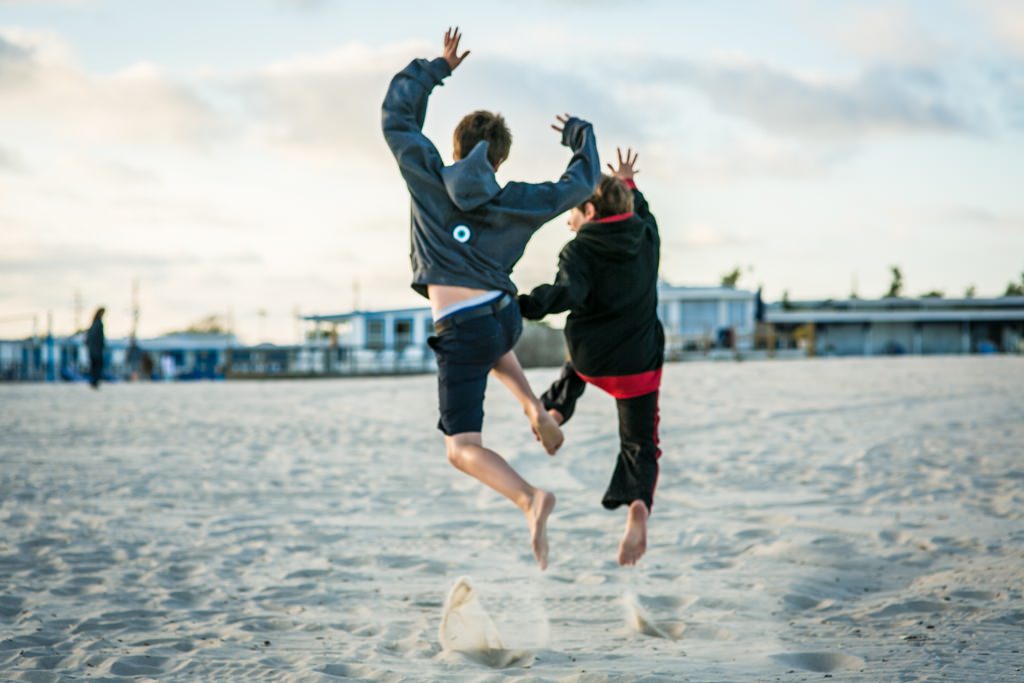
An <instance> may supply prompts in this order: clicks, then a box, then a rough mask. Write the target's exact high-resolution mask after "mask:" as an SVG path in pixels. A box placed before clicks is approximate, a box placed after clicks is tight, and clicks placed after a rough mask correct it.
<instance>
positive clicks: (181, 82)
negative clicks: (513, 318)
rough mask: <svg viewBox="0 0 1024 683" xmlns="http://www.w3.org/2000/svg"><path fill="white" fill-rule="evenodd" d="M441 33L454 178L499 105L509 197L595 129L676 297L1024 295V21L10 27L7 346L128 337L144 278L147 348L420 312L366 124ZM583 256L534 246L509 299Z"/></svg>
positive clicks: (320, 4)
mask: <svg viewBox="0 0 1024 683" xmlns="http://www.w3.org/2000/svg"><path fill="white" fill-rule="evenodd" d="M455 24H458V25H459V26H460V27H461V29H462V31H463V32H464V38H463V48H464V49H469V50H470V51H471V54H470V56H469V57H468V58H467V59H466V61H465V62H463V64H462V65H461V66H460V67H459V68H458V69H457V70H456V71H455V73H454V74H453V75H452V77H451V78H449V79H448V80H447V81H446V82H445V83H444V85H443V87H439V88H437V89H435V91H434V94H433V95H432V97H431V101H430V106H429V109H428V113H427V122H426V126H425V129H424V130H425V132H426V134H427V135H428V136H429V137H430V138H431V139H432V140H434V141H435V143H436V145H437V147H438V149H439V151H440V152H441V154H442V156H443V157H444V158H445V160H446V163H450V161H451V144H450V140H451V131H452V129H453V128H454V126H455V124H456V123H457V122H458V120H459V119H460V118H461V116H462V115H463V114H465V113H467V112H469V111H472V110H475V109H489V110H492V111H498V112H500V113H502V114H503V115H504V116H505V117H506V119H507V121H508V124H509V126H510V128H511V130H512V134H513V145H512V151H511V156H510V158H509V159H508V161H507V162H506V163H505V164H504V165H503V166H502V167H501V169H500V171H499V173H498V180H499V182H501V183H504V182H508V181H510V180H526V181H543V180H551V179H555V178H557V177H558V176H559V175H560V174H561V172H562V171H563V169H564V167H565V165H566V164H567V163H568V161H569V157H570V152H569V151H568V150H567V148H565V147H562V146H561V145H559V139H558V136H557V134H556V133H554V132H553V131H552V130H551V129H550V128H549V124H550V123H552V122H553V121H554V116H555V115H556V114H559V113H562V112H571V113H572V114H574V115H577V116H579V117H581V118H584V119H586V120H589V121H591V122H592V123H593V124H594V128H595V132H596V136H597V140H598V149H599V152H600V154H601V156H602V162H603V163H604V162H608V161H614V160H615V153H616V147H617V146H621V147H632V148H633V149H635V150H638V151H639V154H640V159H639V164H638V167H639V168H640V174H639V175H638V177H637V181H638V184H639V186H640V187H641V189H642V190H644V193H645V195H646V197H647V199H648V201H649V202H650V205H651V209H652V211H653V212H654V214H655V215H656V217H657V219H658V223H659V226H660V230H661V234H662V264H661V276H662V277H663V278H664V279H665V280H666V281H668V282H670V283H672V284H677V285H692V286H709V285H716V284H718V282H719V281H720V279H721V277H722V275H723V274H725V273H727V272H729V271H732V270H733V269H734V268H736V267H739V268H740V269H741V273H742V274H741V277H740V280H739V286H740V287H741V288H749V289H755V288H757V287H762V288H763V293H764V297H765V298H766V300H768V301H773V300H778V299H781V298H782V296H783V295H784V293H788V296H789V298H790V299H791V300H799V299H815V298H840V297H846V296H849V295H850V294H851V292H854V293H856V294H858V295H859V296H861V297H864V298H870V297H877V296H881V295H882V294H884V293H885V292H886V291H887V289H888V286H889V282H890V266H893V265H897V266H899V267H900V268H901V269H902V272H903V279H904V286H905V292H906V293H907V294H908V295H920V294H923V293H926V292H930V291H933V290H938V291H941V292H944V293H945V294H946V296H952V297H956V296H962V295H963V294H964V292H965V290H966V289H967V288H968V287H969V286H973V287H974V288H975V290H976V292H977V295H978V296H985V295H993V296H997V295H999V294H1002V293H1003V291H1004V290H1005V288H1006V284H1007V282H1009V281H1011V280H1014V281H1019V279H1020V277H1021V273H1022V271H1024V191H1022V190H1021V187H1022V186H1024V3H1020V2H1011V1H1009V0H1007V1H1005V2H1003V1H999V0H955V1H954V0H921V1H910V0H907V1H901V0H892V1H889V2H871V1H865V2H830V3H820V2H814V1H813V0H775V1H765V2H754V1H753V0H751V1H747V2H738V1H733V0H721V1H716V2H713V3H712V2H705V1H698V0H692V1H686V0H676V1H657V0H634V2H631V3H623V2H619V1H616V2H611V1H604V0H592V1H590V2H586V1H584V0H549V1H542V0H518V2H515V3H509V2H499V1H497V0H493V1H490V0H478V1H477V2H474V3H466V2H459V3H456V2H446V1H445V0H434V1H433V2H430V3H422V2H399V1H395V2H378V3H366V2H349V1H348V0H218V1H217V2H210V1H209V0H176V1H175V2H173V3H169V2H159V1H157V0H63V1H59V0H0V338H16V337H22V336H25V335H27V334H29V333H31V331H32V326H33V321H35V324H36V325H37V327H38V328H40V331H43V329H44V328H45V326H46V320H47V315H48V314H49V315H50V318H51V319H52V324H53V330H54V332H55V333H57V334H66V333H70V332H72V331H73V330H74V329H76V324H77V325H79V326H83V325H87V323H88V320H89V319H90V318H91V314H92V311H93V310H94V308H95V307H96V306H99V305H105V306H106V307H107V316H106V318H105V321H106V327H107V334H108V336H114V337H116V336H123V335H126V334H127V333H128V331H129V330H130V328H131V324H132V322H131V308H132V287H133V283H134V282H137V283H138V300H139V304H140V316H139V322H138V333H139V335H140V336H142V337H151V336H156V335H159V334H162V333H165V332H169V331H173V330H180V329H183V328H185V327H188V326H189V325H191V324H193V323H195V322H196V321H198V320H200V319H202V318H205V317H207V316H210V315H216V316H221V317H222V318H223V319H224V320H225V321H228V322H229V323H230V324H231V325H232V326H233V329H234V330H235V331H236V332H237V333H238V334H239V336H240V337H241V338H242V339H243V340H245V341H248V342H257V341H273V342H278V343H294V342H296V341H297V340H298V335H299V334H300V328H299V326H298V325H297V324H296V322H295V316H296V314H297V313H298V314H302V315H306V314H314V313H319V314H325V313H340V312H345V311H349V310H352V309H353V308H362V309H367V308H400V307H409V306H420V305H423V304H424V303H425V301H424V300H423V299H420V298H419V297H418V296H417V295H416V294H415V293H414V292H413V291H412V290H411V289H410V287H409V281H410V279H411V273H410V267H409V215H408V207H409V199H408V193H407V191H406V189H405V186H404V184H403V182H402V179H401V177H400V175H399V173H398V170H397V167H396V165H395V162H394V160H393V158H392V157H391V155H390V153H389V152H388V149H387V147H386V145H385V144H384V141H383V137H382V135H381V132H380V103H381V100H382V98H383V95H384V92H385V90H386V88H387V86H388V82H389V81H390V79H391V77H392V76H393V75H394V74H395V73H396V72H398V71H399V70H401V69H402V68H403V67H404V66H405V65H406V64H408V62H409V61H410V60H411V59H413V58H416V57H428V58H433V57H436V56H439V55H440V53H441V47H442V42H443V35H444V32H445V29H446V28H447V27H448V26H450V25H455ZM602 165H603V164H602ZM570 237H571V233H569V231H568V229H567V227H566V216H561V217H559V218H556V219H555V220H553V221H552V222H551V223H549V224H548V225H546V226H544V227H543V228H541V230H539V231H538V232H537V234H536V236H535V237H534V239H533V241H532V242H531V243H530V245H529V246H528V248H527V250H526V253H525V255H524V257H523V259H522V260H521V261H520V262H519V264H518V265H517V267H516V270H515V272H514V276H513V278H514V280H515V282H516V283H517V285H518V286H519V287H520V288H531V287H533V286H536V285H538V284H541V283H543V282H545V281H549V280H550V279H551V278H552V277H553V276H554V273H555V270H556V264H557V255H558V251H559V249H560V248H561V246H562V245H563V244H564V243H565V242H566V241H567V240H568V239H569V238H570ZM76 301H78V302H79V303H78V304H77V305H76Z"/></svg>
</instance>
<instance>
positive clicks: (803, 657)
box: [772, 652, 864, 673]
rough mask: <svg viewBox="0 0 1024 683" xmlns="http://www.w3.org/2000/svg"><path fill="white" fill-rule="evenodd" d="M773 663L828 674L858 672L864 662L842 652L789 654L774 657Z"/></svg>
mask: <svg viewBox="0 0 1024 683" xmlns="http://www.w3.org/2000/svg"><path fill="white" fill-rule="evenodd" d="M772 659H774V660H775V661H777V662H779V663H780V664H783V665H785V666H791V667H794V668H797V669H804V670H805V671H816V672H818V673H829V672H831V671H860V670H862V669H863V668H864V660H863V659H861V658H860V657H855V656H853V655H848V654H844V653H842V652H791V653H787V654H781V655H774V656H773V657H772Z"/></svg>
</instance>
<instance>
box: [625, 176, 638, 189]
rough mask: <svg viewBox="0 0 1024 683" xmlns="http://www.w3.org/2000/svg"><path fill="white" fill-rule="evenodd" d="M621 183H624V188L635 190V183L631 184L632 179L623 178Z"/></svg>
mask: <svg viewBox="0 0 1024 683" xmlns="http://www.w3.org/2000/svg"><path fill="white" fill-rule="evenodd" d="M622 182H624V183H626V187H628V188H629V189H631V190H635V189H636V183H635V182H633V179H632V178H623V179H622Z"/></svg>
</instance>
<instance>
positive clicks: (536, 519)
mask: <svg viewBox="0 0 1024 683" xmlns="http://www.w3.org/2000/svg"><path fill="white" fill-rule="evenodd" d="M554 509H555V494H553V493H551V492H549V491H544V490H541V489H536V492H535V493H534V494H533V500H531V501H530V508H529V509H528V510H527V511H526V522H527V524H529V525H530V541H531V543H533V556H534V557H535V558H537V564H539V565H540V568H541V569H542V570H543V569H547V568H548V515H550V514H551V511H552V510H554Z"/></svg>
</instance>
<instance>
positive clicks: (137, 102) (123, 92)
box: [0, 29, 225, 144]
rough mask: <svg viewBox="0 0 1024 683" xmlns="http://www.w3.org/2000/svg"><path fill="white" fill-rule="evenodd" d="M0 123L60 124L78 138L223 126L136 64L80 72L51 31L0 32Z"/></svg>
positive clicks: (186, 134) (193, 99) (172, 135)
mask: <svg viewBox="0 0 1024 683" xmlns="http://www.w3.org/2000/svg"><path fill="white" fill-rule="evenodd" d="M0 95H2V96H3V100H4V106H3V108H2V109H0V122H4V121H6V122H8V123H9V124H12V125H13V124H14V123H17V124H19V125H22V126H35V127H49V128H50V129H59V130H60V131H61V132H62V133H63V134H65V135H71V136H73V137H74V138H76V139H79V140H82V141H86V142H89V141H94V142H95V141H126V142H127V141H135V142H139V141H144V142H171V143H181V142H185V143H189V144H202V143H204V142H207V141H210V140H211V139H213V138H214V137H216V136H219V135H223V134H224V132H225V129H224V128H223V123H222V122H221V121H220V120H219V118H218V116H217V115H216V114H215V112H214V111H213V110H212V108H211V107H209V106H208V105H207V104H206V103H205V102H204V101H203V100H202V99H201V98H200V97H199V96H198V94H197V93H196V91H194V90H193V89H191V88H189V87H187V86H185V85H181V84H178V83H175V82H174V81H173V80H172V79H170V78H169V77H168V76H167V75H166V74H165V73H164V72H163V71H162V70H161V69H160V68H158V67H157V66H154V65H152V64H145V63H138V64H136V65H134V66H132V67H129V68H127V69H124V70H121V71H118V72H115V73H112V74H105V75H97V74H91V73H88V72H86V71H84V70H83V69H82V68H81V67H80V66H79V65H78V64H77V62H76V61H75V59H74V57H73V55H72V54H71V52H70V50H69V49H68V47H67V46H66V45H65V44H64V43H63V42H62V41H61V40H59V39H58V38H56V37H55V36H53V35H51V34H46V33H40V32H29V31H24V30H19V29H2V30H0Z"/></svg>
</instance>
